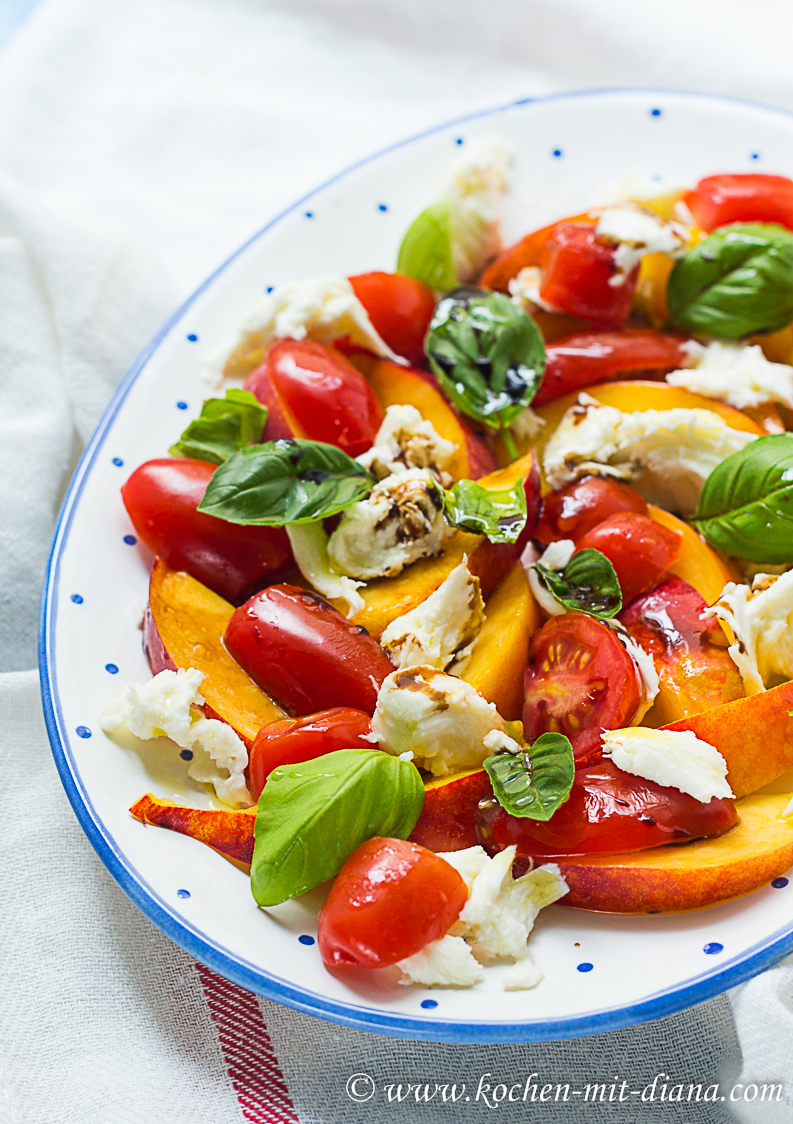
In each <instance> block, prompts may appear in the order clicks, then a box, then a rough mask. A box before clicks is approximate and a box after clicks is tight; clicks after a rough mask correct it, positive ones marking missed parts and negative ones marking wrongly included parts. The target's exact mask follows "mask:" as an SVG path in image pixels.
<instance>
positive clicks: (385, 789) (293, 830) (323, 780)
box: [251, 749, 424, 905]
mask: <svg viewBox="0 0 793 1124" xmlns="http://www.w3.org/2000/svg"><path fill="white" fill-rule="evenodd" d="M423 804H424V785H423V784H422V781H421V776H420V775H419V771H418V769H417V768H416V766H415V765H413V764H411V763H410V762H409V761H400V759H399V758H398V757H392V756H391V754H390V753H383V752H382V751H381V750H378V749H340V750H336V752H335V753H326V754H324V756H322V757H315V758H314V760H313V761H304V762H302V763H301V764H299V765H281V766H279V768H277V769H274V770H273V771H272V773H270V775H269V777H268V778H267V783H266V784H265V786H264V788H263V789H262V794H261V796H260V797H259V804H258V808H257V812H256V826H255V829H254V830H255V844H254V849H253V862H252V865H251V890H252V891H253V896H254V898H255V899H256V901H257V903H258V904H259V905H278V904H279V903H280V902H285V901H286V900H287V899H288V898H294V897H296V896H297V895H298V894H302V893H304V892H305V891H306V890H310V889H311V888H312V886H316V885H318V884H319V883H320V882H324V881H325V880H326V879H327V878H333V876H334V875H336V874H338V873H339V871H340V870H341V868H342V866H343V865H344V863H345V862H346V860H347V859H348V858H349V857H350V855H351V854H352V853H353V851H354V850H355V848H356V847H357V846H358V845H359V844H360V843H363V842H365V841H366V840H367V839H372V838H373V837H374V836H376V835H384V836H389V837H391V838H394V839H407V837H408V836H409V835H410V833H411V831H412V830H413V828H414V827H415V825H416V821H417V820H418V818H419V815H420V814H421V809H422V806H423Z"/></svg>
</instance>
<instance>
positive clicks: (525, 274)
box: [507, 265, 562, 316]
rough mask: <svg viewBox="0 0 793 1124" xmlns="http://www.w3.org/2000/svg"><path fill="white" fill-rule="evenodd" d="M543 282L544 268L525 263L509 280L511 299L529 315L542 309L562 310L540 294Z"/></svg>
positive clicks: (548, 310) (545, 310) (546, 310)
mask: <svg viewBox="0 0 793 1124" xmlns="http://www.w3.org/2000/svg"><path fill="white" fill-rule="evenodd" d="M541 283H542V270H541V269H540V267H539V266H538V265H525V266H524V267H523V269H521V270H520V271H519V272H518V273H516V274H515V276H514V277H512V278H510V280H509V281H508V282H507V288H508V289H509V295H510V299H511V300H512V303H513V304H516V305H517V306H518V308H520V309H522V310H523V311H524V312H528V313H529V315H530V316H531V314H532V313H533V312H536V311H537V309H540V311H541V312H561V311H562V309H560V308H557V307H556V305H553V304H548V302H547V301H544V300H543V299H542V297H541V296H540V285H541Z"/></svg>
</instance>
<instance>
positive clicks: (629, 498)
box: [534, 476, 647, 545]
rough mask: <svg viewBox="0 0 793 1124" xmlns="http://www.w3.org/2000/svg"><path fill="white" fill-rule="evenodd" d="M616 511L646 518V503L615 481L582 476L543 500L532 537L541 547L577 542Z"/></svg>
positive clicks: (636, 494)
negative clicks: (560, 542) (565, 540)
mask: <svg viewBox="0 0 793 1124" xmlns="http://www.w3.org/2000/svg"><path fill="white" fill-rule="evenodd" d="M618 511H636V512H638V514H639V515H646V514H647V504H646V503H645V502H644V500H643V499H642V497H641V496H640V495H639V493H638V492H634V490H633V488H630V487H629V486H628V485H627V484H623V483H622V482H621V481H619V480H608V479H607V478H606V477H605V476H585V477H584V478H583V479H582V480H576V481H575V482H574V483H573V484H568V485H567V486H566V487H565V488H560V489H559V491H558V492H549V493H548V495H547V496H545V497H544V498H543V501H542V509H541V511H540V519H539V522H538V524H537V527H536V529H535V531H534V538H535V539H537V540H538V541H539V542H541V543H543V545H547V544H548V543H549V542H557V541H558V540H559V539H572V540H573V542H578V541H579V539H582V538H583V537H584V535H585V534H586V533H587V531H591V530H592V528H593V527H597V525H598V523H602V522H603V520H604V519H608V517H609V516H610V515H616V514H617V512H618Z"/></svg>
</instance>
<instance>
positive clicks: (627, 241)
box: [595, 203, 688, 286]
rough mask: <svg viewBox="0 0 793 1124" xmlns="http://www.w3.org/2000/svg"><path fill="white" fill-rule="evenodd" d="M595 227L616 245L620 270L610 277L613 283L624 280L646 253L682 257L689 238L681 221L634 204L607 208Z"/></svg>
mask: <svg viewBox="0 0 793 1124" xmlns="http://www.w3.org/2000/svg"><path fill="white" fill-rule="evenodd" d="M595 229H596V233H597V236H598V238H601V239H604V240H606V241H609V242H613V243H615V244H616V250H615V251H614V264H615V265H616V267H617V273H616V274H615V275H614V276H613V277H611V278H610V279H609V284H610V285H614V286H617V285H622V284H623V283H624V281H625V279H626V277H627V276H628V274H629V273H630V272H631V271H632V270H633V269H634V268H635V267H636V266H637V265H638V264H639V262H640V261H641V260H642V258H643V257H644V255H645V254H668V255H669V256H670V257H673V258H676V257H680V256H682V254H683V253H685V249H686V241H687V237H688V231H687V230H686V229H685V227H683V226H681V225H680V224H679V223H673V222H666V220H665V219H662V218H661V216H660V215H657V214H655V212H653V211H647V210H645V209H644V208H642V207H639V206H637V205H636V204H631V203H623V204H620V205H619V206H615V207H606V209H605V210H604V211H603V212H602V214H601V216H600V218H599V219H598V223H597V227H596V228H595Z"/></svg>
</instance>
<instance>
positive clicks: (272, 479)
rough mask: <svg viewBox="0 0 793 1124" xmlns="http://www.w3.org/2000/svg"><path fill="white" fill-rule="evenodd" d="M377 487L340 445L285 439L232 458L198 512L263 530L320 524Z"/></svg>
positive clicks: (252, 447) (218, 473)
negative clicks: (251, 525) (293, 524)
mask: <svg viewBox="0 0 793 1124" xmlns="http://www.w3.org/2000/svg"><path fill="white" fill-rule="evenodd" d="M374 482H375V481H374V477H372V476H370V475H369V473H368V472H367V471H366V469H365V468H363V467H362V466H361V465H359V464H358V462H357V461H354V460H353V459H352V457H348V456H347V454H346V453H343V452H342V451H341V449H337V448H336V446H335V445H326V444H324V443H323V442H322V441H297V440H291V439H289V438H282V439H281V440H279V441H269V442H268V443H267V444H266V445H249V446H248V448H247V449H241V450H240V451H239V452H238V453H235V454H234V456H232V457H229V459H228V460H227V461H226V463H225V464H222V465H221V466H220V468H218V469H217V470H216V472H215V474H214V475H213V477H212V479H211V480H210V481H209V484H208V486H207V490H206V492H205V493H204V498H203V499H202V501H201V503H200V504H199V505H198V510H199V511H203V512H205V513H206V514H207V515H215V516H217V518H218V519H225V520H226V521H227V522H229V523H246V524H253V525H255V526H259V527H281V526H283V525H284V524H286V523H314V522H316V521H317V520H318V519H326V518H327V517H328V516H329V515H336V513H337V512H339V511H343V510H344V508H345V507H349V506H350V504H353V503H355V502H356V501H357V500H360V499H363V498H364V496H367V495H368V494H369V492H370V491H371V490H372V487H373V485H374Z"/></svg>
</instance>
